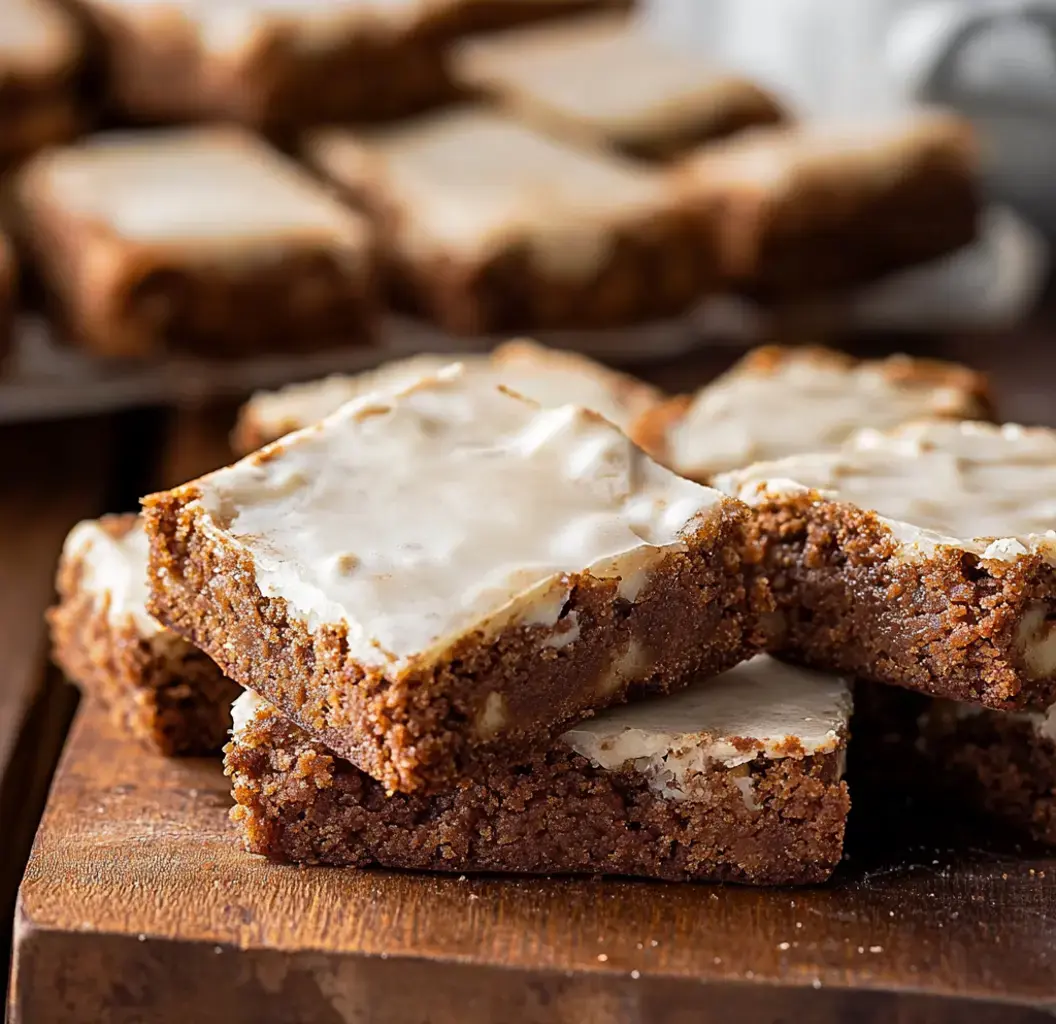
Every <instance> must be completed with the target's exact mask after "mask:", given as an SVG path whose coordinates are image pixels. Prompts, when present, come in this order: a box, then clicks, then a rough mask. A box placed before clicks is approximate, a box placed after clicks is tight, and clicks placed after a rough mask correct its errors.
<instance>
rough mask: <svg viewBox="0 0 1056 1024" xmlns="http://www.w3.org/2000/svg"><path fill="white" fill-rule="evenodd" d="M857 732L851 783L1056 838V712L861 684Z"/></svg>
mask: <svg viewBox="0 0 1056 1024" xmlns="http://www.w3.org/2000/svg"><path fill="white" fill-rule="evenodd" d="M851 731H852V733H853V734H854V743H853V745H852V748H851V764H852V768H851V772H852V780H853V781H852V785H853V786H855V787H858V786H860V787H861V788H862V789H863V790H865V791H867V792H868V791H869V789H872V790H874V791H877V792H881V793H882V794H883V795H885V796H888V797H890V796H891V795H892V794H894V795H895V796H898V797H902V798H904V799H906V800H912V801H913V802H915V803H918V804H923V805H924V806H926V807H928V808H929V810H930V809H934V811H935V812H936V813H942V811H943V810H944V809H945V810H946V811H947V813H948V812H949V811H950V810H952V811H953V812H954V813H955V814H956V815H958V817H961V818H963V817H965V815H968V816H971V817H972V818H974V819H977V820H978V822H979V824H981V825H983V826H984V827H987V826H989V829H990V830H992V828H993V825H994V823H998V824H1000V825H1001V826H1003V829H1004V834H1008V833H1009V832H1011V834H1012V835H1013V836H1014V838H1015V839H1021V838H1023V837H1030V838H1032V839H1035V840H1037V841H1038V842H1042V843H1047V844H1049V845H1056V711H1053V710H1049V711H1047V712H1045V711H991V710H990V709H989V708H981V707H979V705H978V704H966V703H963V702H959V701H949V700H941V699H938V698H933V697H924V696H922V695H921V694H919V693H910V692H909V691H907V690H901V689H897V688H895V687H891V686H872V687H870V686H867V685H866V684H862V685H860V686H858V687H856V688H855V711H854V721H853V722H852V723H851ZM857 792H858V789H857V788H855V793H856V794H857Z"/></svg>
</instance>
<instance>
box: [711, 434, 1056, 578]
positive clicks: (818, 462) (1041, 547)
mask: <svg viewBox="0 0 1056 1024" xmlns="http://www.w3.org/2000/svg"><path fill="white" fill-rule="evenodd" d="M716 486H717V487H719V488H721V489H722V490H724V491H726V492H727V493H728V494H734V495H737V496H739V497H741V498H742V499H744V500H745V501H747V502H748V503H749V504H752V503H754V502H758V501H760V500H761V499H762V496H763V495H764V494H765V493H776V494H781V493H789V492H794V491H796V490H797V489H804V488H806V489H812V490H817V491H821V492H823V493H824V494H826V495H827V496H831V497H833V498H836V499H839V500H841V501H847V502H851V503H852V504H855V505H858V506H860V507H862V508H866V509H870V510H873V511H875V512H877V513H878V514H879V515H880V516H881V517H883V518H884V520H885V521H886V524H887V525H888V526H889V527H890V528H891V530H892V531H893V532H894V534H895V536H896V538H898V540H900V541H901V542H902V543H903V544H904V545H905V546H906V548H907V549H908V553H911V554H912V553H914V552H917V553H920V554H927V553H928V552H930V551H931V550H933V549H934V548H935V546H936V545H950V546H954V547H957V548H961V549H963V550H965V551H969V552H972V553H974V554H978V555H982V556H983V557H985V558H995V559H1000V560H1003V561H1013V560H1015V559H1016V558H1018V557H1019V556H1021V555H1024V554H1026V553H1028V552H1035V551H1036V552H1039V553H1040V554H1041V555H1042V556H1043V557H1045V558H1046V559H1047V560H1048V561H1049V562H1050V563H1052V564H1054V565H1056V431H1052V430H1047V429H1044V428H1027V427H1020V426H1015V425H1012V424H1006V425H1005V426H1002V427H997V426H991V425H990V424H986V423H953V422H942V421H939V422H932V423H911V424H907V425H905V426H903V427H899V428H897V429H895V430H892V431H890V432H888V433H886V434H885V433H881V432H878V431H874V430H863V431H861V432H860V433H858V434H856V435H855V436H854V437H852V438H851V439H850V440H849V441H848V442H847V443H846V444H845V445H844V446H843V447H842V448H841V449H840V450H839V451H837V452H831V453H823V454H816V455H798V456H792V457H790V458H787V459H781V460H779V461H776V462H763V463H758V464H756V465H754V466H749V467H748V468H747V469H744V470H740V471H737V472H733V473H728V474H724V475H722V476H720V477H718V478H717V479H716Z"/></svg>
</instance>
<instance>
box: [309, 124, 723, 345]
mask: <svg viewBox="0 0 1056 1024" xmlns="http://www.w3.org/2000/svg"><path fill="white" fill-rule="evenodd" d="M307 154H308V157H309V159H310V160H311V161H312V163H314V165H315V166H316V167H317V168H318V169H319V170H320V171H321V172H322V173H323V174H324V175H325V176H326V177H327V178H329V179H330V180H331V181H332V182H334V184H335V185H336V186H337V187H338V188H339V189H340V190H341V191H342V192H344V194H345V195H346V196H347V197H348V198H349V199H350V200H351V201H353V202H354V203H356V204H357V205H362V206H363V207H364V208H365V209H366V210H368V211H369V212H370V213H371V214H372V215H373V217H374V220H375V222H376V224H377V226H378V231H379V244H380V245H381V247H382V248H383V250H384V255H385V257H386V259H387V262H388V265H389V271H390V276H391V277H392V287H393V291H394V298H395V299H396V302H397V304H398V305H399V306H400V307H402V308H404V309H408V310H410V311H411V312H414V313H417V314H419V315H421V316H423V317H424V318H426V319H428V320H431V321H433V322H435V323H436V324H438V325H439V326H440V327H442V328H444V329H446V330H448V331H451V332H453V333H456V334H492V333H502V332H507V331H519V330H531V329H536V328H539V329H543V328H565V329H590V328H606V327H616V326H624V325H628V324H634V323H639V322H641V321H647V320H650V319H656V318H662V317H667V316H673V315H676V314H680V313H683V312H685V311H686V310H687V309H688V308H690V307H691V306H693V305H694V304H696V303H697V302H698V301H700V299H701V298H702V297H703V295H704V294H705V293H706V292H707V291H708V290H709V288H710V287H711V286H712V285H713V284H714V283H715V282H716V281H717V274H718V252H717V249H716V246H715V241H714V239H713V238H711V236H710V235H709V233H708V231H707V230H706V229H704V228H702V225H701V221H700V218H699V216H698V215H697V214H696V213H695V212H694V211H693V210H692V209H691V204H689V203H684V202H681V201H680V200H678V199H677V198H676V195H675V190H674V189H673V188H671V187H670V184H669V182H668V181H667V180H666V179H665V177H664V176H663V175H662V174H660V173H659V172H656V171H654V170H652V169H650V168H647V167H641V166H638V165H635V164H633V163H631V162H629V161H624V160H622V159H621V158H620V157H618V156H617V155H616V154H611V155H610V154H606V153H604V152H601V151H594V150H588V149H583V150H580V149H575V148H573V147H571V146H569V145H567V144H566V143H564V142H562V141H560V140H556V139H552V138H550V137H548V136H546V135H542V134H540V133H538V132H536V131H535V130H534V129H532V128H531V127H529V126H527V125H524V124H521V123H519V122H517V121H515V120H512V119H510V118H507V117H506V116H504V115H503V114H502V113H500V112H497V111H493V110H489V109H486V108H483V107H458V108H454V109H451V110H447V111H444V112H442V113H439V114H435V115H431V116H429V117H428V118H422V119H418V120H415V121H412V122H408V123H406V124H401V125H396V126H393V127H389V128H386V129H382V130H378V131H375V132H372V133H357V132H354V131H350V130H344V129H331V130H324V131H319V132H317V133H315V134H314V135H313V136H312V137H311V138H310V139H309V141H308V144H307Z"/></svg>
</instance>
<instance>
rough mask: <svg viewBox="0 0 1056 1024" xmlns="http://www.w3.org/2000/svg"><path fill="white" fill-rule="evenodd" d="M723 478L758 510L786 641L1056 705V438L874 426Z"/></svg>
mask: <svg viewBox="0 0 1056 1024" xmlns="http://www.w3.org/2000/svg"><path fill="white" fill-rule="evenodd" d="M716 486H718V487H719V488H720V489H722V490H725V491H726V492H727V493H729V494H734V495H737V496H739V497H741V498H742V499H744V500H745V501H747V502H748V503H749V504H750V505H752V506H754V508H753V511H754V518H753V525H752V531H753V535H754V536H753V541H752V544H751V545H750V547H751V557H752V559H753V560H754V562H755V563H756V564H757V565H758V567H759V571H760V572H761V573H762V574H763V575H764V576H765V578H766V579H767V580H768V581H769V583H770V585H771V587H772V589H773V593H774V598H775V600H776V602H777V606H778V616H777V623H778V624H779V627H780V628H779V629H778V631H777V635H776V636H775V637H774V638H773V641H772V642H773V647H774V649H776V650H779V651H780V652H782V653H783V654H785V655H787V656H789V657H791V658H794V659H796V660H799V661H802V662H804V663H806V664H809V665H813V666H815V667H818V668H827V669H832V670H836V671H842V672H846V673H848V674H854V675H857V676H859V677H862V678H864V679H868V680H870V681H873V682H879V683H893V684H896V685H899V686H904V687H907V688H909V689H913V690H919V691H921V692H923V693H928V694H931V695H933V696H939V697H947V698H950V699H954V700H961V701H971V702H975V703H978V704H982V705H986V706H988V707H992V708H999V709H1016V708H1037V709H1043V708H1046V707H1048V706H1049V705H1050V704H1052V703H1053V702H1054V701H1056V502H1054V499H1053V495H1054V494H1056V432H1054V431H1051V430H1046V429H1042V428H1035V429H1030V428H1025V427H1018V426H1004V427H997V426H991V425H989V424H983V423H949V422H932V423H918V424H910V425H907V426H904V427H900V428H898V429H896V430H893V431H891V432H890V433H887V434H884V433H879V432H876V431H863V432H861V433H860V434H858V435H856V436H855V437H854V438H852V439H851V440H850V441H848V442H847V444H846V445H844V446H843V447H842V448H841V449H840V450H839V451H837V452H834V453H827V454H820V455H802V456H792V457H790V458H787V459H781V460H778V461H776V462H768V463H759V464H757V465H754V466H749V467H748V468H747V469H745V470H740V471H738V472H733V473H729V474H726V475H723V476H720V477H718V478H717V479H716Z"/></svg>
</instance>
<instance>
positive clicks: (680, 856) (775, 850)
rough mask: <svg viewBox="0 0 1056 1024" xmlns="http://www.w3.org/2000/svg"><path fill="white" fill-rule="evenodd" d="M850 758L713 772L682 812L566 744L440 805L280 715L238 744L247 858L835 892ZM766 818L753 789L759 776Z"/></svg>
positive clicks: (234, 773) (487, 774)
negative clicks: (392, 791)
mask: <svg viewBox="0 0 1056 1024" xmlns="http://www.w3.org/2000/svg"><path fill="white" fill-rule="evenodd" d="M839 757H840V755H839V752H833V753H829V754H824V755H819V756H814V757H805V758H799V759H797V758H793V757H786V758H782V759H779V760H768V759H767V758H757V759H756V760H754V761H751V762H749V763H748V764H745V765H742V766H740V768H739V769H736V770H733V771H725V770H721V769H714V770H712V771H711V772H710V773H709V775H708V777H707V786H708V792H709V798H708V800H706V801H694V802H677V801H673V800H670V799H665V798H664V797H662V796H659V795H657V794H656V793H655V792H654V791H653V790H651V789H650V787H649V785H648V783H647V782H646V780H645V779H644V777H643V776H642V775H641V774H640V773H638V772H636V771H634V770H633V769H627V770H623V771H604V770H601V769H598V768H595V767H593V766H592V765H591V764H590V762H589V761H588V760H586V759H585V758H583V757H580V756H579V755H578V754H574V753H572V751H570V750H569V749H568V748H567V747H563V746H562V745H560V744H558V745H555V746H553V747H551V748H550V749H549V750H547V751H546V752H537V753H534V754H531V755H528V756H526V757H525V758H523V759H522V760H520V761H519V762H518V763H515V764H513V765H511V764H510V763H509V762H508V761H504V762H502V763H494V764H491V765H484V764H482V765H481V766H480V770H479V773H478V774H477V775H476V776H475V777H474V778H473V779H472V780H467V781H465V782H463V783H462V784H460V785H459V786H458V787H456V788H454V789H452V790H449V791H448V792H446V793H442V794H438V795H435V796H431V797H426V796H419V795H409V796H408V795H404V794H397V795H395V796H387V795H386V792H385V789H384V787H383V786H382V785H381V784H379V783H378V782H375V781H374V780H372V779H371V778H370V777H369V776H367V775H365V774H364V773H363V772H361V771H359V770H357V769H356V768H355V767H353V766H352V765H351V764H349V763H348V762H347V761H343V760H341V759H340V758H337V757H335V756H333V754H331V753H330V752H329V751H328V750H327V749H326V747H324V746H323V745H322V744H321V743H319V742H318V741H317V740H314V739H312V738H311V737H309V736H308V735H307V734H306V733H305V732H304V731H303V730H301V729H299V728H298V727H297V726H295V725H293V724H292V723H290V722H288V721H286V720H285V719H283V718H281V717H280V716H279V715H278V714H277V713H270V714H269V713H265V714H258V716H257V717H256V718H255V719H254V720H253V721H251V722H250V723H249V724H248V725H247V726H246V727H245V728H244V729H242V730H240V732H239V733H238V734H237V736H236V738H235V739H234V740H233V741H232V743H231V744H230V745H229V746H228V747H227V748H226V769H227V773H228V774H229V775H230V776H231V778H232V782H233V785H234V794H235V800H236V802H237V805H236V807H235V808H234V810H233V811H232V817H233V819H234V820H235V822H236V823H237V825H238V828H239V830H240V832H241V834H242V838H243V841H244V843H245V845H246V848H247V849H248V850H249V851H251V852H253V853H262V854H266V855H267V856H269V857H272V858H274V859H277V860H288V861H294V862H297V863H319V864H332V865H357V866H365V865H369V864H378V865H382V866H385V867H395V868H409V869H415V870H432V871H460V872H466V871H471V872H472V871H504V872H524V873H536V874H539V873H544V874H550V873H554V874H562V873H568V874H588V875H602V874H609V875H638V876H644V877H649V878H661V879H668V880H698V881H703V880H715V881H731V882H743V883H750V884H756V885H766V884H773V885H783V884H809V883H816V882H822V881H824V880H825V879H826V878H828V876H829V875H830V873H831V872H832V870H833V868H834V867H835V866H836V864H837V863H838V862H839V859H840V856H841V853H842V846H843V831H844V823H845V819H846V815H847V811H848V808H849V799H848V796H847V788H846V785H845V784H844V783H842V782H840V781H839V775H840V768H839ZM749 776H750V778H751V780H752V783H753V784H754V793H755V800H756V802H757V804H758V809H756V810H750V809H749V808H748V807H747V805H746V802H745V797H744V792H743V791H742V789H741V788H740V787H739V786H738V784H737V779H738V778H740V779H741V781H742V782H743V781H744V779H745V778H747V777H749Z"/></svg>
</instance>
